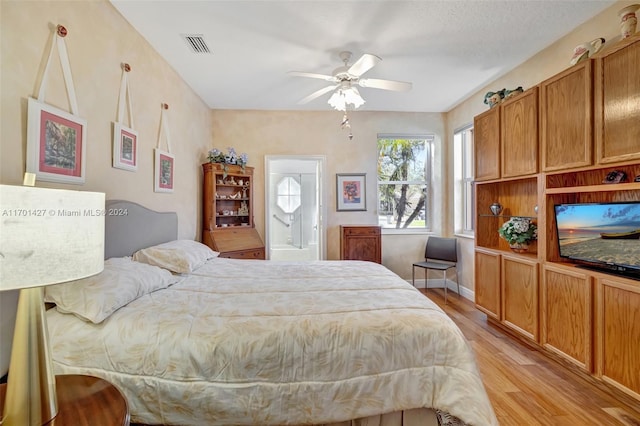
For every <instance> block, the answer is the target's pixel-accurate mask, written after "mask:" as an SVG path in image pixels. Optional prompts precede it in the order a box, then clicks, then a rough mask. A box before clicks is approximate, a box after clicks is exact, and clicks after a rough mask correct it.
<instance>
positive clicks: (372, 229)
mask: <svg viewBox="0 0 640 426" xmlns="http://www.w3.org/2000/svg"><path fill="white" fill-rule="evenodd" d="M342 233H343V235H344V236H349V237H350V236H367V235H380V227H379V226H366V227H364V226H363V227H343V228H342Z"/></svg>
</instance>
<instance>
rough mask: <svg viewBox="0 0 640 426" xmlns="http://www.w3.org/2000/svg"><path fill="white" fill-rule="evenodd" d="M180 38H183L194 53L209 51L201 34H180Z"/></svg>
mask: <svg viewBox="0 0 640 426" xmlns="http://www.w3.org/2000/svg"><path fill="white" fill-rule="evenodd" d="M182 38H184V40H185V41H186V42H187V44H188V45H189V47H190V48H191V50H193V51H194V52H195V53H211V50H209V46H207V43H205V41H204V38H203V37H202V34H182Z"/></svg>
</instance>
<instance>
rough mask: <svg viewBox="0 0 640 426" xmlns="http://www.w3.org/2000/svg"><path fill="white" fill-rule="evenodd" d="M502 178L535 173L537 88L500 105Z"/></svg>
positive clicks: (536, 161) (536, 169)
mask: <svg viewBox="0 0 640 426" xmlns="http://www.w3.org/2000/svg"><path fill="white" fill-rule="evenodd" d="M500 110H501V111H500V113H501V117H500V145H501V148H500V149H501V151H500V152H501V163H502V177H503V178H508V177H515V176H524V175H531V174H535V173H538V88H537V87H534V88H532V89H529V90H527V91H526V92H525V93H523V94H522V95H520V96H518V97H517V98H515V99H513V100H508V101H507V102H505V103H504V104H502V105H500Z"/></svg>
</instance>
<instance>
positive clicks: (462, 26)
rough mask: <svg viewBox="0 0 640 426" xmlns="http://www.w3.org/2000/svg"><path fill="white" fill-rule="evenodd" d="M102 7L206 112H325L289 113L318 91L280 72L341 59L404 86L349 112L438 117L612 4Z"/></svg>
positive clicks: (122, 0) (513, 1)
mask: <svg viewBox="0 0 640 426" xmlns="http://www.w3.org/2000/svg"><path fill="white" fill-rule="evenodd" d="M111 3H112V4H113V5H114V6H115V7H116V8H117V9H118V10H119V11H120V13H121V14H122V15H123V16H124V17H125V18H126V19H127V20H128V21H129V22H130V23H131V25H133V27H134V28H136V30H137V31H138V32H139V33H140V34H142V36H143V37H144V38H145V39H146V40H147V41H148V42H149V43H150V44H151V45H152V46H153V47H154V48H155V49H156V50H157V51H158V52H159V53H160V55H162V56H163V57H164V58H165V59H166V60H167V61H168V62H169V63H170V64H171V65H172V66H173V67H174V68H175V70H176V71H177V72H178V73H179V74H180V75H181V76H182V77H183V78H184V80H185V81H186V82H187V83H188V84H189V85H190V86H191V87H192V88H193V90H194V91H195V92H197V93H198V94H199V95H200V96H201V97H202V99H203V100H204V101H205V102H206V103H207V105H209V107H211V108H215V109H262V110H329V109H330V108H331V107H330V106H329V105H327V102H326V101H327V99H328V98H329V96H330V95H329V94H326V95H324V96H321V97H320V98H318V99H316V100H314V101H312V102H310V103H308V104H306V105H298V101H299V100H301V99H302V98H304V97H306V96H307V95H309V94H311V93H312V92H314V91H316V90H319V89H321V88H322V87H324V86H326V85H327V84H328V83H327V82H325V81H322V80H318V79H310V78H302V77H294V76H290V75H287V72H288V71H306V72H313V73H320V74H331V72H332V71H333V70H334V69H335V68H337V67H339V66H341V65H342V62H341V61H340V59H339V56H338V55H339V52H340V51H343V50H349V51H352V52H353V60H355V59H357V58H359V57H360V56H361V55H362V54H363V53H372V54H375V55H377V56H379V57H381V58H382V62H381V63H379V64H378V65H376V66H375V67H374V68H373V69H371V70H370V71H368V72H367V73H366V74H365V75H364V77H367V78H379V79H391V80H401V81H409V82H412V83H413V88H412V90H411V91H409V92H391V91H384V90H379V89H372V88H360V93H361V95H362V97H363V98H364V99H365V100H366V103H365V104H364V106H363V107H361V108H360V109H361V110H368V111H420V112H445V111H448V110H449V109H451V108H452V107H453V106H455V105H456V104H458V103H459V102H460V101H462V100H464V99H465V98H466V97H467V96H468V95H470V94H471V93H474V92H475V91H477V90H478V89H480V88H481V87H483V86H484V85H486V84H487V83H489V82H491V81H492V80H494V79H496V78H497V77H499V76H500V75H503V74H504V73H506V72H507V71H509V70H510V69H512V68H514V67H515V66H517V65H519V64H520V63H522V62H524V61H525V60H526V59H528V58H530V57H531V56H533V55H534V54H535V53H537V52H539V51H540V50H542V49H544V48H545V47H547V46H548V45H550V44H551V43H552V42H553V41H555V40H557V39H559V38H560V37H562V36H564V35H565V34H567V33H569V32H570V31H571V30H573V29H574V28H575V27H577V26H578V25H580V24H581V23H583V22H585V21H587V20H588V19H590V18H591V17H593V16H594V15H596V14H598V13H599V12H601V11H602V10H604V9H605V8H606V7H608V6H610V5H611V4H613V3H614V1H596V0H589V1H586V0H582V1H570V0H509V1H496V0H477V1H453V0H446V1H418V0H414V1H400V0H387V1H380V0H378V1H359V0H352V1H348V0H347V1H317V0H316V1H306V0H298V1H291V0H289V1H271V0H262V1H243V0H235V1H204V0H200V1H188V0H181V1H178V0H155V1H154V0H111ZM184 34H201V35H202V36H203V38H204V40H205V42H206V44H207V45H208V47H209V48H210V50H211V53H209V54H206V53H204V54H203V53H193V52H192V50H191V48H190V47H189V46H188V45H187V43H186V42H185V40H184V39H183V37H182V35H184ZM569 59H570V52H567V62H568V60H569ZM353 60H352V62H353Z"/></svg>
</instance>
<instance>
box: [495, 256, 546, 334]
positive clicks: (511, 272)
mask: <svg viewBox="0 0 640 426" xmlns="http://www.w3.org/2000/svg"><path fill="white" fill-rule="evenodd" d="M502 321H503V323H504V325H506V326H507V327H509V328H511V329H513V330H515V331H517V332H518V333H520V334H521V335H523V336H525V337H528V338H530V339H532V340H535V341H537V339H538V262H537V261H535V260H529V259H526V258H524V257H515V256H511V255H507V254H505V255H503V256H502Z"/></svg>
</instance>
